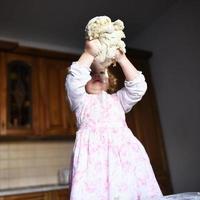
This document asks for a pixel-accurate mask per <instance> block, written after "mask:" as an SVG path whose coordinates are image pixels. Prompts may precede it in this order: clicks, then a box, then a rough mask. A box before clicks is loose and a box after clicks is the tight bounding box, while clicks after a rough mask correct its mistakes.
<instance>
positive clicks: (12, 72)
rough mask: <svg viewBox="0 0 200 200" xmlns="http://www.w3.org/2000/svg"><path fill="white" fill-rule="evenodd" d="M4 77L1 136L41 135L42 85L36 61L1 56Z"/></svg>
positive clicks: (0, 69)
mask: <svg viewBox="0 0 200 200" xmlns="http://www.w3.org/2000/svg"><path fill="white" fill-rule="evenodd" d="M0 74H1V79H0V99H1V104H0V120H1V124H0V125H1V133H0V134H1V135H17V136H18V135H33V134H35V133H36V132H37V131H38V115H37V114H38V99H37V97H38V95H37V88H38V85H37V83H38V82H37V74H36V66H35V60H34V58H33V57H31V56H22V55H18V54H11V53H1V54H0Z"/></svg>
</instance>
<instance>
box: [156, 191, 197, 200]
mask: <svg viewBox="0 0 200 200" xmlns="http://www.w3.org/2000/svg"><path fill="white" fill-rule="evenodd" d="M160 200H200V192H186V193H180V194H173V195H168V196H164V197H163V198H161V199H160Z"/></svg>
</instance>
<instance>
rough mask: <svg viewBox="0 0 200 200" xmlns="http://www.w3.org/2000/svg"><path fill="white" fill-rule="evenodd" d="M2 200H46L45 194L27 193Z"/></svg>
mask: <svg viewBox="0 0 200 200" xmlns="http://www.w3.org/2000/svg"><path fill="white" fill-rule="evenodd" d="M4 200H48V198H47V195H46V193H44V192H41V193H29V194H23V195H13V196H7V197H4Z"/></svg>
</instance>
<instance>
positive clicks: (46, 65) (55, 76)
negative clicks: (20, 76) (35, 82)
mask: <svg viewBox="0 0 200 200" xmlns="http://www.w3.org/2000/svg"><path fill="white" fill-rule="evenodd" d="M39 67H40V96H39V97H40V110H41V119H40V120H41V125H42V127H41V129H42V132H43V133H44V134H45V135H66V136H74V135H75V131H76V128H75V127H76V125H75V124H76V123H75V116H74V114H73V113H72V112H71V110H70V107H69V102H68V100H67V98H66V92H65V86H64V85H65V78H66V74H67V67H68V64H67V62H65V61H62V60H54V59H46V58H40V59H39Z"/></svg>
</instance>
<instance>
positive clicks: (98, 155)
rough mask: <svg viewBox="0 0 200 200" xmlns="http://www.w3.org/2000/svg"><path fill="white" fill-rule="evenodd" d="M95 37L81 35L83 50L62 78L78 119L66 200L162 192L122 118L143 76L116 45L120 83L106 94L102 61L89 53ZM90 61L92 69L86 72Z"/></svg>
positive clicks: (130, 199)
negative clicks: (102, 76) (122, 83)
mask: <svg viewBox="0 0 200 200" xmlns="http://www.w3.org/2000/svg"><path fill="white" fill-rule="evenodd" d="M98 42H99V41H98V40H92V41H86V45H85V51H84V53H83V54H82V55H81V57H80V58H79V60H78V61H77V62H74V63H73V64H72V65H71V67H70V69H69V74H68V76H67V78H66V89H67V94H68V98H69V102H70V105H71V108H72V110H73V111H75V113H76V117H77V125H78V131H77V133H76V140H75V144H74V149H73V160H72V164H73V166H72V172H71V196H70V200H150V199H153V200H155V199H157V198H159V197H161V196H162V193H161V191H160V188H159V186H158V184H157V181H156V179H155V176H154V173H153V170H152V167H151V164H150V162H149V158H148V156H147V154H146V151H145V150H144V148H143V146H142V144H141V143H140V142H139V140H138V139H137V138H136V137H135V136H134V135H133V133H132V132H131V130H130V129H129V128H128V127H127V124H126V122H125V113H127V112H129V111H130V110H131V108H132V107H133V106H134V105H135V104H136V103H137V102H138V101H140V100H141V98H142V96H143V95H144V93H145V91H146V89H147V85H146V82H145V79H144V76H143V75H142V72H140V71H137V69H136V68H135V67H134V66H133V65H132V64H131V62H130V61H129V60H128V58H127V57H126V55H125V54H123V53H121V52H120V51H117V52H116V55H115V58H114V59H115V61H116V62H118V64H119V65H120V67H121V68H122V71H123V73H124V75H125V77H126V80H125V86H124V88H122V89H120V90H119V91H117V92H116V93H114V94H108V93H107V92H106V91H107V90H108V88H109V81H108V78H105V79H104V80H103V81H102V78H101V74H102V73H105V70H104V69H105V66H102V63H99V62H98V60H96V59H95V57H96V55H97V54H98V49H97V48H96V47H97V46H98V45H97V43H98ZM91 65H94V66H95V69H96V71H95V74H94V75H93V76H92V77H91V76H90V72H91V68H90V66H91Z"/></svg>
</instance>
